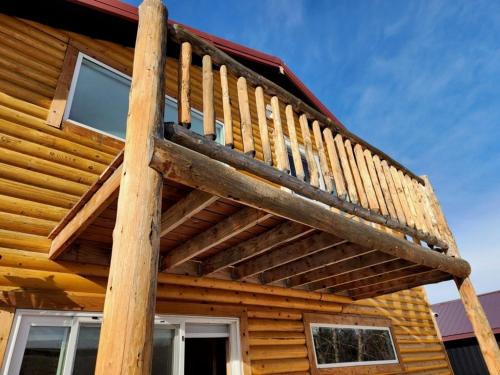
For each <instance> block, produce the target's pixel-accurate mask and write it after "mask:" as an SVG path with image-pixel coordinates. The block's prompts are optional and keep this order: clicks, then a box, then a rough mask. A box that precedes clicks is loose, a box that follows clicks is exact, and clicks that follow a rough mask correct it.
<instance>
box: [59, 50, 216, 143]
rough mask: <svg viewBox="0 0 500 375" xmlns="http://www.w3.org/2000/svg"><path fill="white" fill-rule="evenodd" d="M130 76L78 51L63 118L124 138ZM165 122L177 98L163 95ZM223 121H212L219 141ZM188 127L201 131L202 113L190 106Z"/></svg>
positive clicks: (173, 112)
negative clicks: (189, 124)
mask: <svg viewBox="0 0 500 375" xmlns="http://www.w3.org/2000/svg"><path fill="white" fill-rule="evenodd" d="M130 83H131V78H130V77H129V76H127V75H125V74H123V73H121V72H120V71H118V70H116V69H113V68H111V67H110V66H107V65H105V64H103V63H101V62H100V61H98V60H95V59H93V58H91V57H89V56H87V55H85V54H83V53H79V55H78V59H77V62H76V66H75V73H74V75H73V80H72V82H71V87H70V93H69V97H68V103H67V106H66V111H65V114H64V119H65V120H66V119H68V120H71V121H73V122H76V123H78V124H80V125H84V126H87V127H91V128H93V129H96V130H99V131H100V132H103V133H106V134H108V135H112V136H114V137H117V138H120V139H125V130H126V124H127V113H128V99H129V91H130ZM164 121H165V122H177V102H176V100H175V99H173V98H170V97H166V98H165V117H164ZM223 126H224V125H223V124H222V123H221V122H219V121H217V123H216V136H217V138H216V141H217V142H222V137H223ZM191 130H192V131H194V132H196V133H198V134H203V114H202V113H201V112H199V111H197V110H195V109H192V110H191Z"/></svg>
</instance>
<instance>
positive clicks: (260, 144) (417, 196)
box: [167, 25, 448, 251]
mask: <svg viewBox="0 0 500 375" xmlns="http://www.w3.org/2000/svg"><path fill="white" fill-rule="evenodd" d="M168 34H169V38H171V39H172V40H173V41H174V42H175V43H177V44H179V45H180V56H179V68H178V69H179V72H178V73H179V74H178V113H179V120H178V122H179V124H181V125H184V126H185V127H189V124H190V122H191V118H190V111H191V103H190V90H191V74H190V70H191V64H192V60H193V59H192V54H193V53H194V54H196V55H197V56H199V57H200V58H201V65H202V67H201V71H202V93H203V132H204V134H203V135H204V137H197V136H196V135H194V134H190V132H187V131H184V130H182V129H181V128H179V126H176V125H173V126H169V127H167V136H168V137H170V138H171V139H172V140H174V141H176V142H178V143H181V144H183V145H185V146H187V147H190V148H192V149H196V150H197V151H199V152H202V153H205V154H207V155H209V156H211V157H213V158H216V159H219V160H221V161H223V162H225V163H228V164H230V165H232V166H234V167H236V168H238V169H243V170H246V171H248V172H250V173H253V174H256V175H258V176H259V177H262V178H265V179H267V180H269V181H270V182H274V183H277V184H279V185H281V186H283V187H286V188H289V189H291V190H292V191H294V192H296V193H298V194H301V195H303V196H305V197H308V198H311V199H314V200H317V201H320V202H323V203H325V204H327V205H329V206H331V207H334V208H337V209H339V210H340V211H342V212H344V213H346V214H349V215H355V216H357V217H360V218H361V219H364V220H366V221H369V222H372V223H376V224H380V225H383V226H385V227H387V228H390V229H392V230H396V231H398V232H401V233H403V234H405V235H407V236H410V237H412V238H413V239H414V240H419V241H424V242H426V243H427V245H429V247H431V248H436V249H437V250H440V251H445V250H447V248H448V246H447V244H446V243H445V242H444V241H443V240H442V239H443V238H445V236H443V235H442V234H441V233H440V231H439V226H438V225H437V220H438V217H437V213H436V212H434V210H433V207H432V204H431V202H429V199H428V196H427V194H426V193H425V182H424V181H423V180H422V179H421V178H420V177H418V176H416V175H415V174H413V173H412V172H411V171H409V170H407V169H406V168H405V167H404V166H402V165H401V164H399V163H398V162H396V161H395V160H393V159H392V158H390V157H389V156H388V155H386V154H385V153H384V152H382V151H380V150H378V149H377V148H375V147H373V146H371V145H370V144H368V143H367V142H365V141H364V140H362V139H360V138H359V137H357V136H356V135H354V134H352V133H350V132H349V131H347V130H346V129H345V128H344V127H343V126H342V125H340V124H338V123H336V122H335V121H333V120H332V119H330V118H328V117H326V116H325V115H323V114H322V113H320V112H319V111H317V110H315V109H314V108H312V107H310V106H309V105H307V104H306V103H304V102H303V101H302V100H300V99H298V98H297V97H295V96H293V95H292V94H290V93H289V92H287V91H286V90H284V89H283V88H281V87H280V86H278V85H276V84H275V83H273V82H271V81H269V80H268V79H266V78H264V77H262V76H260V75H258V74H257V73H255V72H254V71H252V70H250V69H248V68H246V67H245V66H243V65H242V64H240V63H239V62H237V61H236V60H234V59H233V58H231V57H230V56H228V55H227V54H225V53H224V52H222V51H221V50H219V49H218V48H216V47H215V46H213V45H212V44H210V43H208V42H206V41H204V40H203V39H201V38H199V37H197V36H195V35H194V34H192V33H191V32H189V31H187V30H186V29H184V28H182V27H181V26H179V25H173V26H169V33H168ZM214 66H215V69H217V70H218V71H217V72H216V73H214ZM215 79H219V80H220V93H221V94H220V102H221V107H222V116H223V122H224V133H223V137H224V139H223V140H222V142H221V143H222V144H223V145H224V146H220V145H218V146H216V147H214V145H215V143H214V142H213V140H214V139H215V136H216V132H215V129H216V128H215V121H216V116H215V99H214V80H215ZM231 79H233V81H236V90H232V92H231V90H230V84H231ZM235 93H236V96H237V97H236V98H234V97H233V98H231V94H233V96H234V94H235ZM231 103H237V107H238V114H239V119H238V120H239V121H236V120H235V119H234V117H235V116H234V114H233V112H232V107H231ZM252 116H253V117H252ZM235 130H236V131H235ZM232 148H236V149H238V150H239V151H242V152H243V153H238V152H234V151H232V150H231V149H232Z"/></svg>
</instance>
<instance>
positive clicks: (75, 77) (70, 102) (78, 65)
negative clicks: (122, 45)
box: [63, 52, 224, 141]
mask: <svg viewBox="0 0 500 375" xmlns="http://www.w3.org/2000/svg"><path fill="white" fill-rule="evenodd" d="M83 59H86V60H88V61H90V62H92V63H94V64H96V65H99V66H101V67H102V68H104V69H107V70H109V71H110V72H112V73H115V74H117V75H119V76H121V77H123V78H125V79H128V80H129V81H130V82H132V77H131V76H129V75H127V74H125V73H123V72H121V71H119V70H118V69H115V68H113V67H111V66H109V65H107V64H105V63H103V62H102V61H99V60H97V59H95V58H93V57H91V56H89V55H87V54H85V53H83V52H78V57H77V59H76V63H75V70H74V71H73V77H72V78H71V85H70V88H69V93H68V99H67V101H66V108H65V109H64V115H63V121H69V122H71V123H72V124H75V125H78V126H81V127H84V128H86V129H90V130H92V131H95V132H98V133H100V134H103V135H105V136H107V137H111V138H114V139H118V140H120V141H124V140H125V139H124V138H120V137H117V136H116V135H113V134H110V133H107V132H105V131H102V130H100V129H97V128H94V127H92V126H90V125H86V124H83V123H81V122H78V121H75V120H72V119H71V118H70V117H69V115H70V112H71V106H72V105H73V98H74V96H75V91H76V85H77V83H78V77H79V76H80V68H81V66H82V61H83ZM166 101H170V102H172V103H174V104H175V105H177V99H175V98H173V97H171V96H169V95H165V102H166ZM191 112H192V115H193V116H194V117H198V119H199V120H201V121H202V122H203V112H201V111H199V110H197V109H196V108H191ZM215 126H216V127H220V134H221V136H222V137H224V123H223V122H221V121H219V120H216V121H215ZM221 141H222V140H221Z"/></svg>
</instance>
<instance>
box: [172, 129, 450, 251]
mask: <svg viewBox="0 0 500 375" xmlns="http://www.w3.org/2000/svg"><path fill="white" fill-rule="evenodd" d="M165 136H166V137H167V138H168V139H170V140H172V141H174V142H175V143H178V144H180V145H183V146H185V147H188V148H190V149H191V150H194V151H197V152H200V153H202V154H204V155H206V156H208V157H210V158H212V159H215V160H219V161H222V162H224V163H227V164H229V165H231V166H233V167H235V168H238V169H241V170H244V171H247V172H249V173H252V174H254V175H256V176H259V177H262V178H264V179H266V180H268V181H270V182H273V183H276V184H278V185H280V186H284V187H287V188H289V189H291V190H292V191H294V192H296V193H298V194H300V195H303V196H305V197H307V198H311V199H314V200H317V201H319V202H322V203H325V204H327V205H330V206H332V207H335V208H338V209H340V210H342V211H344V212H346V213H350V214H353V215H356V216H359V217H361V218H363V219H366V220H368V221H371V222H374V223H377V224H382V225H385V226H387V227H389V228H391V229H394V230H397V231H400V232H402V233H405V234H408V235H410V236H412V237H417V238H420V239H421V240H423V241H425V242H427V243H429V244H431V245H435V246H437V247H439V248H440V249H446V248H447V245H446V243H444V242H443V241H441V240H439V239H437V238H436V237H434V236H430V235H427V234H425V233H423V232H421V231H418V230H417V229H415V228H411V227H407V226H405V225H402V224H400V223H399V222H397V221H395V220H392V219H390V218H386V217H384V216H382V215H378V214H375V213H373V212H371V211H369V210H368V209H364V208H362V207H359V206H357V205H355V204H353V203H350V202H346V201H344V200H341V199H339V198H338V197H337V196H335V195H334V194H330V193H328V192H326V191H323V190H320V189H316V188H314V187H313V186H311V185H309V184H307V183H305V182H303V181H300V180H299V179H297V178H295V177H293V176H290V175H289V174H288V173H285V172H284V171H279V170H277V169H275V168H273V167H271V166H268V165H265V164H263V163H261V162H259V161H258V160H254V159H253V158H250V157H247V156H245V155H242V154H241V153H236V152H233V151H232V150H230V149H228V148H225V147H223V146H221V145H218V144H216V143H214V142H210V141H207V140H204V139H203V138H202V137H199V136H198V135H197V134H194V133H192V132H189V131H187V130H186V129H182V128H181V127H179V126H178V125H171V124H168V125H166V126H165ZM283 162H284V161H283ZM286 163H287V164H288V158H287V159H286Z"/></svg>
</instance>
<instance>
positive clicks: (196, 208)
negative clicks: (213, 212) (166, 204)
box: [160, 190, 218, 237]
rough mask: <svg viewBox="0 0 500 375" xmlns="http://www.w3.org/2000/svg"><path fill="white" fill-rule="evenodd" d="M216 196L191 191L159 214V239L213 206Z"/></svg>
mask: <svg viewBox="0 0 500 375" xmlns="http://www.w3.org/2000/svg"><path fill="white" fill-rule="evenodd" d="M217 199H218V197H217V196H214V195H212V194H208V193H205V192H203V191H200V190H193V191H192V192H190V193H189V194H188V195H187V196H186V197H185V198H183V199H181V200H180V201H178V202H177V203H175V204H174V205H173V206H172V207H170V208H169V209H168V210H166V211H165V212H163V213H162V214H161V232H160V237H163V236H164V235H166V234H167V233H169V232H171V231H172V230H174V229H175V228H177V227H179V226H180V225H182V224H183V223H185V222H186V221H188V220H189V219H190V218H192V217H193V216H194V215H196V214H197V213H198V212H200V211H202V210H203V209H205V208H206V207H208V206H210V205H211V204H213V203H214V202H215V201H216V200H217Z"/></svg>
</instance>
